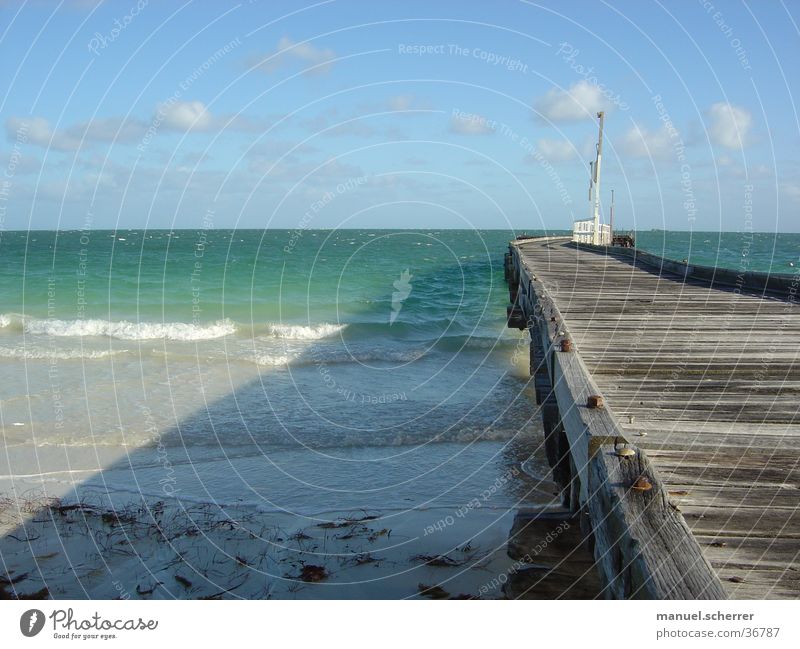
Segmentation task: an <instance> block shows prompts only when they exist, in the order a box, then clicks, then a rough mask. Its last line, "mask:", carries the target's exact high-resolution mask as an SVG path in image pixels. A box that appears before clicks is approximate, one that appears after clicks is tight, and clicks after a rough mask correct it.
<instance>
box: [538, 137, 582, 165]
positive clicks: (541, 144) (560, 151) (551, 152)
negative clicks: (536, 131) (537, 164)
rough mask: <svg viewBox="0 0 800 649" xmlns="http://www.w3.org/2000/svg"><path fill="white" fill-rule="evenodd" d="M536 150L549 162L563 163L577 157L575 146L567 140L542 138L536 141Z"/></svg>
mask: <svg viewBox="0 0 800 649" xmlns="http://www.w3.org/2000/svg"><path fill="white" fill-rule="evenodd" d="M536 148H537V150H538V151H539V153H541V154H542V155H543V156H544V157H545V158H547V159H548V160H549V161H550V162H565V161H567V160H572V159H573V158H575V157H577V156H578V155H579V154H578V151H577V150H576V148H575V145H573V144H572V142H570V141H569V140H551V139H548V138H542V139H541V140H537V141H536Z"/></svg>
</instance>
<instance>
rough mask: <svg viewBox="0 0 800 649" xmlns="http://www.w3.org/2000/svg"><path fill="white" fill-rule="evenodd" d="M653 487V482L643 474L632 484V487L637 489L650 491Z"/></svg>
mask: <svg viewBox="0 0 800 649" xmlns="http://www.w3.org/2000/svg"><path fill="white" fill-rule="evenodd" d="M652 488H653V483H652V482H650V480H649V479H648V478H647V477H646V476H643V475H640V476H639V477H638V478H636V481H635V482H634V483H633V484H632V485H631V489H634V490H636V491H650V490H651V489H652Z"/></svg>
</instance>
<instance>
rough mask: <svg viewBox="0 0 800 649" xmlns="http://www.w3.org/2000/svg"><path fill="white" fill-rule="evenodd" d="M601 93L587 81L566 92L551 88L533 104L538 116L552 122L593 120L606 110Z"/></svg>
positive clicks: (576, 84) (580, 82)
mask: <svg viewBox="0 0 800 649" xmlns="http://www.w3.org/2000/svg"><path fill="white" fill-rule="evenodd" d="M606 103H607V102H606V101H605V98H604V97H603V91H602V90H601V89H600V87H599V86H597V85H595V84H593V83H589V82H588V81H578V82H577V83H574V84H572V85H571V86H570V87H569V88H568V89H567V90H562V89H560V88H553V89H551V90H548V91H547V92H546V93H545V94H544V96H542V97H539V98H538V99H537V100H535V101H534V102H533V107H534V108H535V109H536V111H537V112H538V113H539V115H540V116H541V117H542V118H544V119H548V120H550V121H553V122H576V121H579V120H584V119H593V118H594V117H595V115H596V113H597V111H600V110H603V109H604V108H607V107H606V106H605V104H606Z"/></svg>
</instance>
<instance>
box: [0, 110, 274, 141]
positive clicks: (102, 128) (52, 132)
mask: <svg viewBox="0 0 800 649" xmlns="http://www.w3.org/2000/svg"><path fill="white" fill-rule="evenodd" d="M267 126H268V124H267V123H265V122H264V121H263V120H261V119H257V118H252V117H248V116H247V115H213V114H212V113H211V112H210V111H209V110H208V108H207V107H206V105H205V104H204V103H203V102H201V101H174V102H165V103H163V104H159V105H158V106H157V107H156V110H155V112H154V114H153V116H152V117H151V118H150V119H149V120H146V121H145V120H141V119H136V118H125V117H105V118H96V119H93V120H91V121H88V122H80V123H77V124H73V125H71V126H68V127H66V128H63V129H54V128H53V127H52V126H51V124H50V122H49V121H48V120H47V119H46V118H44V117H10V118H9V119H8V120H6V136H7V138H8V140H9V141H12V142H13V141H15V140H16V139H18V134H19V133H20V132H24V133H25V134H26V141H27V142H29V143H30V144H33V145H36V146H40V147H43V148H46V149H50V150H54V151H78V150H79V149H84V148H89V147H91V146H92V145H94V144H96V143H100V142H109V143H119V144H129V143H133V142H136V141H139V140H140V139H141V138H142V137H143V136H144V135H145V134H146V133H147V131H148V129H152V128H154V127H157V130H159V129H161V128H163V129H164V130H166V131H177V132H182V133H186V132H218V131H221V130H232V131H244V132H251V133H253V132H261V131H263V130H264V129H265V128H267Z"/></svg>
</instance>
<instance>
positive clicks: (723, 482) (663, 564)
mask: <svg viewBox="0 0 800 649" xmlns="http://www.w3.org/2000/svg"><path fill="white" fill-rule="evenodd" d="M505 272H506V279H507V281H508V284H509V291H510V298H511V306H509V308H508V317H509V326H512V327H519V328H520V329H525V328H527V329H528V331H529V333H530V337H531V373H532V376H533V379H534V382H535V387H536V397H537V401H538V402H539V404H540V408H541V412H542V419H543V423H544V429H545V448H546V451H547V455H548V460H549V461H550V464H551V466H552V468H553V474H554V476H555V478H556V480H557V482H558V483H559V484H560V485H561V488H562V500H563V502H564V503H565V504H566V505H567V506H568V507H569V508H570V509H571V510H572V511H573V512H575V513H576V515H578V516H579V517H580V520H581V523H582V525H583V527H584V530H585V534H586V538H587V539H588V544H589V545H590V549H591V551H592V552H593V554H594V559H595V568H596V570H597V571H598V573H599V575H600V581H601V583H602V589H603V590H602V594H603V596H605V597H608V598H659V599H667V598H668V599H702V598H712V599H722V598H728V597H730V598H737V599H739V598H759V599H764V598H797V597H799V596H800V561H799V559H800V556H799V555H800V511H799V506H800V467H799V466H798V464H799V461H800V307H798V290H799V289H800V274H795V275H782V276H775V275H773V276H768V275H766V274H759V273H750V272H737V271H734V270H721V269H713V268H705V267H700V266H692V265H688V264H685V263H679V262H675V261H670V260H665V259H662V258H660V257H657V256H655V255H651V254H648V253H645V252H643V251H641V250H637V249H635V248H617V247H601V246H592V245H585V244H574V243H572V242H571V241H570V239H569V238H567V237H537V238H524V239H520V240H515V241H512V242H511V244H510V246H509V252H508V254H507V255H506V266H505Z"/></svg>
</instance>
